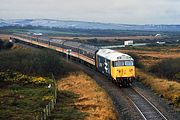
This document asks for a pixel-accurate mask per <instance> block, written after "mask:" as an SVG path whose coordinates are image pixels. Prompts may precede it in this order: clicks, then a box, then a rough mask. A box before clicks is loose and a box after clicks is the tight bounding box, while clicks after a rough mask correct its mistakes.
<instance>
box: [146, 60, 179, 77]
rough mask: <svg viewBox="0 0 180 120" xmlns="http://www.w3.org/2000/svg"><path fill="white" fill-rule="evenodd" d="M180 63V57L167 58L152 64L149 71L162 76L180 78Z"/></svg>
mask: <svg viewBox="0 0 180 120" xmlns="http://www.w3.org/2000/svg"><path fill="white" fill-rule="evenodd" d="M179 65H180V58H174V59H165V60H162V61H160V62H158V63H157V64H155V65H153V66H151V68H150V70H149V71H150V72H152V73H155V74H156V75H158V76H160V77H167V78H168V79H178V80H180V75H179V74H180V73H179V71H180V67H179Z"/></svg>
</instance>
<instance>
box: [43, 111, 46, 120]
mask: <svg viewBox="0 0 180 120" xmlns="http://www.w3.org/2000/svg"><path fill="white" fill-rule="evenodd" d="M43 119H44V120H46V109H45V108H44V109H43Z"/></svg>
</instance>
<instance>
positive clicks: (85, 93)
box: [54, 72, 117, 120]
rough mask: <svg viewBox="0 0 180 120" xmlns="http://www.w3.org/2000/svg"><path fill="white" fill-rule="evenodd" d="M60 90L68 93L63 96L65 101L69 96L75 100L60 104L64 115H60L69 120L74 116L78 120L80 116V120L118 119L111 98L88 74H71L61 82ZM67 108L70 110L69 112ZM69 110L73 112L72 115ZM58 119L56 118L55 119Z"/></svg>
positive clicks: (59, 84)
mask: <svg viewBox="0 0 180 120" xmlns="http://www.w3.org/2000/svg"><path fill="white" fill-rule="evenodd" d="M58 88H59V90H60V91H61V92H62V91H63V92H64V91H66V94H65V95H64V96H63V98H64V97H65V98H64V99H66V97H67V96H68V95H70V97H68V98H71V97H73V98H74V99H73V101H71V99H70V104H69V103H68V104H66V103H64V102H62V103H60V106H61V111H62V112H64V113H61V112H59V113H61V114H64V115H65V116H69V117H67V119H71V118H72V116H74V117H75V118H77V117H78V116H79V114H80V118H78V119H85V120H90V119H94V120H110V119H111V120H115V119H117V116H116V112H115V110H114V108H113V105H112V101H111V100H110V98H109V96H108V95H107V94H106V93H105V91H104V90H103V89H102V88H100V87H99V86H98V85H97V84H96V82H95V81H93V80H92V79H91V78H90V77H89V76H88V75H87V74H85V73H83V72H74V73H70V75H69V76H67V77H65V78H63V79H61V80H60V81H59V83H58ZM67 92H68V93H67ZM61 99H62V98H61ZM64 99H62V100H63V101H66V102H68V100H64ZM67 108H69V109H68V111H67ZM74 108H75V110H74ZM72 109H73V110H72ZM69 110H70V111H71V110H72V113H71V112H70V111H69ZM67 114H68V115H67ZM56 117H57V116H54V118H56ZM60 119H61V118H60Z"/></svg>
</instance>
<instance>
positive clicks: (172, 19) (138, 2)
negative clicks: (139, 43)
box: [0, 0, 180, 24]
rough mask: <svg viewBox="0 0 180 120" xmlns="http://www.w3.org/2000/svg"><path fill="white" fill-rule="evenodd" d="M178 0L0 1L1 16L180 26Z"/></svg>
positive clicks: (7, 17) (179, 4) (179, 3)
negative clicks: (177, 24) (173, 24)
mask: <svg viewBox="0 0 180 120" xmlns="http://www.w3.org/2000/svg"><path fill="white" fill-rule="evenodd" d="M179 6H180V1H179V0H1V1H0V16H1V17H2V18H4V19H12V18H15V19H16V18H50V19H68V20H82V21H98V22H111V23H131V24H151V23H155V24H158V23H168V24H171V23H180V21H178V19H180V7H179Z"/></svg>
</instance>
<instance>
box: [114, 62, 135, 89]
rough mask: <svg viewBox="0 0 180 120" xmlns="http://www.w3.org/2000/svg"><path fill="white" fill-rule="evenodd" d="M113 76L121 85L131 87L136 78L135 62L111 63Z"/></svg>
mask: <svg viewBox="0 0 180 120" xmlns="http://www.w3.org/2000/svg"><path fill="white" fill-rule="evenodd" d="M111 76H112V78H113V79H114V80H115V81H116V82H117V83H118V84H120V85H123V86H129V85H130V84H132V82H133V80H134V78H135V66H134V61H133V60H118V61H111Z"/></svg>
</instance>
